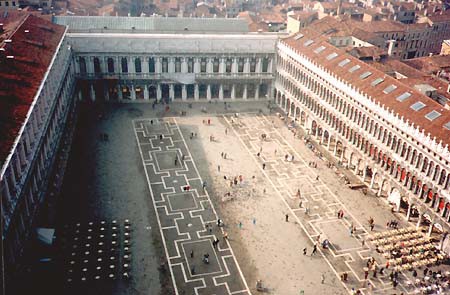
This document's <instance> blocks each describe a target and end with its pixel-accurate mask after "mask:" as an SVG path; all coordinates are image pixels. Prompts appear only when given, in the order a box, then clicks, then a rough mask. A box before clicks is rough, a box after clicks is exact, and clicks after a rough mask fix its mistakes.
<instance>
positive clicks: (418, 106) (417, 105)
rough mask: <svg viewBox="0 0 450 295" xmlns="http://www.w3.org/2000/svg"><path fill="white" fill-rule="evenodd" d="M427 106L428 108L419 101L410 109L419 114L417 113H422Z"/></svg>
mask: <svg viewBox="0 0 450 295" xmlns="http://www.w3.org/2000/svg"><path fill="white" fill-rule="evenodd" d="M425 106H426V104H424V103H423V102H421V101H418V102H416V103H414V104H413V105H411V107H410V108H411V109H413V110H415V111H416V112H417V111H420V110H421V109H423V108H424V107H425Z"/></svg>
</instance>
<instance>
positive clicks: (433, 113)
mask: <svg viewBox="0 0 450 295" xmlns="http://www.w3.org/2000/svg"><path fill="white" fill-rule="evenodd" d="M440 115H441V113H439V112H437V111H431V112H429V113H428V114H426V115H425V118H427V119H428V120H430V121H433V120H434V119H436V118H438V117H439V116H440Z"/></svg>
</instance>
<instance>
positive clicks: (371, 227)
mask: <svg viewBox="0 0 450 295" xmlns="http://www.w3.org/2000/svg"><path fill="white" fill-rule="evenodd" d="M374 227H375V224H374V223H372V224H370V231H373V228H374Z"/></svg>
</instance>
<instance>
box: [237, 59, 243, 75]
mask: <svg viewBox="0 0 450 295" xmlns="http://www.w3.org/2000/svg"><path fill="white" fill-rule="evenodd" d="M238 72H239V73H243V72H244V59H243V58H240V59H239V61H238Z"/></svg>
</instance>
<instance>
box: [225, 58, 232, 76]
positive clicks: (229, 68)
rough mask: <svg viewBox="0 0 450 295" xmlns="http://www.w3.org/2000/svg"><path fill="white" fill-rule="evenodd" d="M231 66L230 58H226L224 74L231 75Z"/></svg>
mask: <svg viewBox="0 0 450 295" xmlns="http://www.w3.org/2000/svg"><path fill="white" fill-rule="evenodd" d="M232 64H233V60H232V59H231V58H227V61H226V62H225V72H227V73H231V65H232Z"/></svg>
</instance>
